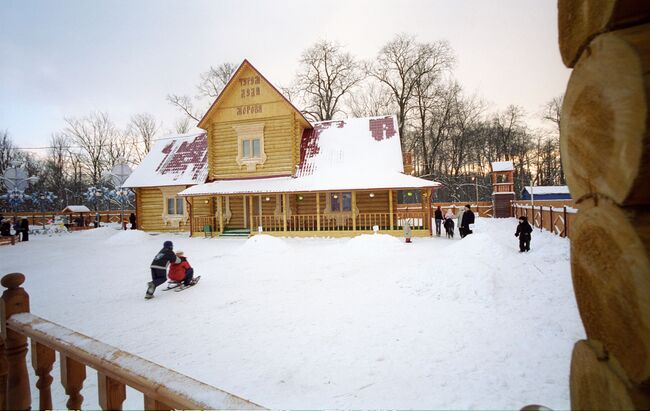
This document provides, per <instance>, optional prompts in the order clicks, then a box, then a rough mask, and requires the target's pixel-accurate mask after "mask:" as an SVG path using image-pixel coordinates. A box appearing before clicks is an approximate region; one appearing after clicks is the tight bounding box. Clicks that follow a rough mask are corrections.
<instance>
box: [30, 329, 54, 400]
mask: <svg viewBox="0 0 650 411" xmlns="http://www.w3.org/2000/svg"><path fill="white" fill-rule="evenodd" d="M54 359H55V352H54V350H53V349H51V348H50V347H47V346H45V345H43V344H40V343H38V342H36V341H34V340H32V366H33V367H34V373H35V374H36V375H37V376H38V381H36V388H38V390H39V397H38V398H39V401H38V408H39V409H40V410H51V409H52V393H51V392H50V386H51V385H52V380H53V378H52V376H51V375H50V372H52V364H54Z"/></svg>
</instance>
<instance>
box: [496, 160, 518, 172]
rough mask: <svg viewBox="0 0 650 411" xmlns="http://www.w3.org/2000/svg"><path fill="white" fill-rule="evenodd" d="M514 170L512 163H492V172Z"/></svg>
mask: <svg viewBox="0 0 650 411" xmlns="http://www.w3.org/2000/svg"><path fill="white" fill-rule="evenodd" d="M514 169H515V167H514V166H513V164H512V161H495V162H493V163H492V171H512V170H514Z"/></svg>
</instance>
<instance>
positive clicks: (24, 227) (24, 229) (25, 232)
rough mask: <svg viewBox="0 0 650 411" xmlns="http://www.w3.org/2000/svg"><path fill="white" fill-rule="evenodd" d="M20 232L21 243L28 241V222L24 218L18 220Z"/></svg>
mask: <svg viewBox="0 0 650 411" xmlns="http://www.w3.org/2000/svg"><path fill="white" fill-rule="evenodd" d="M20 231H21V232H22V233H23V238H22V241H29V221H28V220H27V219H26V218H25V217H23V219H22V220H20ZM16 234H17V233H16Z"/></svg>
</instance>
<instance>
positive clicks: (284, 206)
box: [282, 193, 287, 231]
mask: <svg viewBox="0 0 650 411" xmlns="http://www.w3.org/2000/svg"><path fill="white" fill-rule="evenodd" d="M282 217H283V218H282V219H283V222H284V231H287V195H286V194H284V193H283V194H282Z"/></svg>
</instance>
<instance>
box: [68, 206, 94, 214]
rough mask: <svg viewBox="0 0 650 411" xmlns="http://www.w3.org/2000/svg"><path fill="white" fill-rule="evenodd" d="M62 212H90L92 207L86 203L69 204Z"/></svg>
mask: <svg viewBox="0 0 650 411" xmlns="http://www.w3.org/2000/svg"><path fill="white" fill-rule="evenodd" d="M61 212H62V213H89V212H90V209H89V208H88V207H86V206H85V205H69V206H67V207H66V208H64V209H63V211H61Z"/></svg>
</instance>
